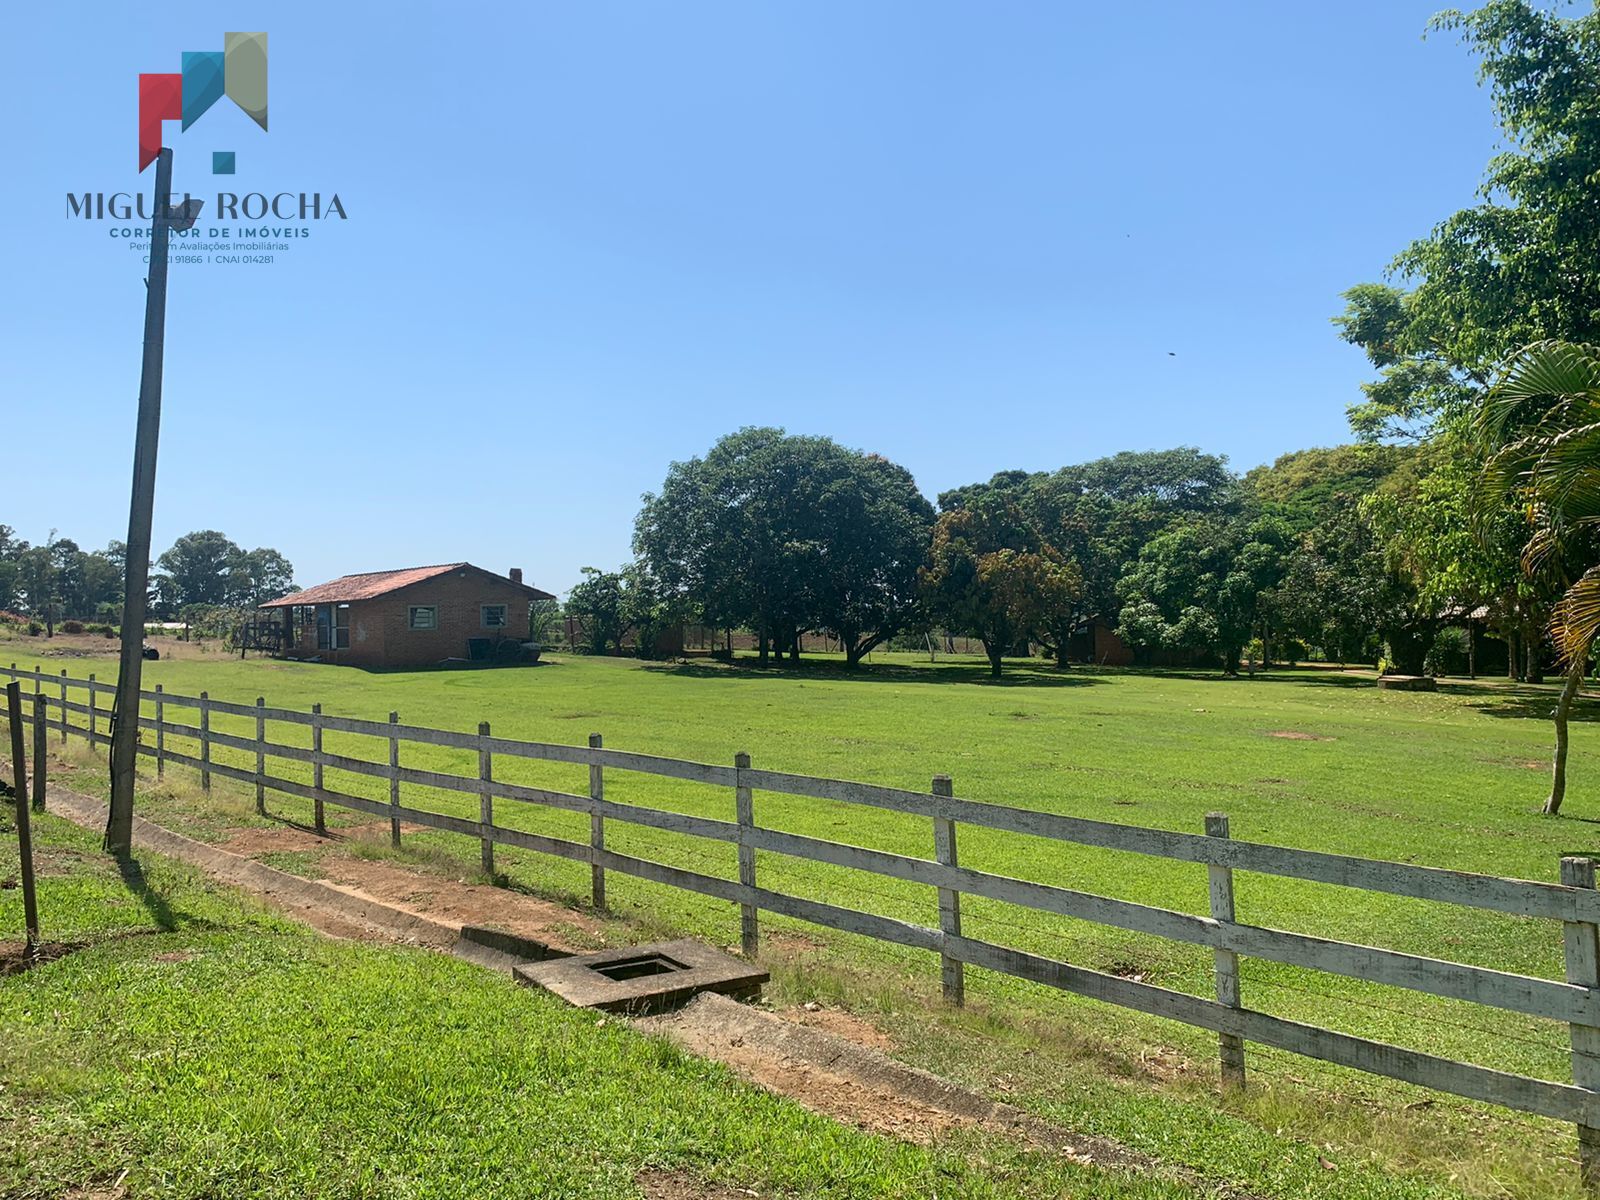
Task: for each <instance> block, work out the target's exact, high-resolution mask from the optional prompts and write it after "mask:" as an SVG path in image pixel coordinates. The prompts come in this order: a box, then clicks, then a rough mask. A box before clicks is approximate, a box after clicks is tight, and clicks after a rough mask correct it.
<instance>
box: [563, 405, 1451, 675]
mask: <svg viewBox="0 0 1600 1200" xmlns="http://www.w3.org/2000/svg"><path fill="white" fill-rule="evenodd" d="M1415 459H1416V453H1415V452H1414V451H1412V450H1409V449H1403V448H1399V447H1388V446H1371V447H1367V446H1351V447H1341V448H1338V449H1335V450H1309V451H1303V452H1300V453H1298V454H1292V455H1287V456H1285V457H1284V458H1282V459H1280V460H1279V461H1278V462H1277V463H1276V464H1274V465H1273V466H1271V467H1264V468H1259V469H1257V470H1255V471H1252V472H1250V473H1249V474H1247V475H1244V476H1240V475H1237V474H1235V473H1234V472H1232V471H1230V470H1229V469H1228V466H1227V462H1226V460H1225V459H1224V458H1222V457H1220V456H1217V455H1211V454H1206V453H1203V452H1201V451H1200V450H1198V449H1195V448H1192V447H1179V448H1175V449H1171V450H1161V451H1147V452H1133V451H1125V452H1123V453H1120V454H1116V455H1112V456H1110V457H1107V458H1101V459H1097V460H1094V461H1092V462H1088V463H1082V464H1076V465H1069V466H1064V467H1061V468H1060V469H1058V470H1055V471H1049V472H1027V471H1003V472H1000V473H998V474H996V475H994V476H993V477H991V478H990V479H988V480H987V481H983V482H977V483H973V484H969V485H966V486H964V487H960V488H955V489H952V490H950V491H947V492H944V493H942V494H940V495H939V496H938V498H937V503H936V504H935V503H930V502H929V501H928V500H927V499H926V498H925V497H924V496H923V495H922V494H921V492H920V491H919V490H918V489H917V487H916V484H915V482H914V481H913V479H912V477H911V474H910V472H908V471H907V470H906V469H905V468H904V467H901V466H899V465H898V464H895V463H893V462H890V461H889V460H888V459H886V458H884V457H883V456H881V455H877V454H871V453H865V452H862V451H858V450H852V449H849V448H847V447H844V446H841V445H839V444H837V443H836V442H834V441H832V440H831V439H828V438H825V437H814V436H793V435H789V434H786V433H785V432H784V431H783V430H781V429H774V428H747V429H742V430H739V431H737V432H735V433H732V434H729V435H727V436H726V437H724V438H722V439H720V440H719V441H718V442H717V443H716V444H715V445H714V446H713V447H712V448H711V449H710V450H709V451H708V452H707V453H706V454H705V455H704V456H703V457H700V458H694V459H690V460H688V461H686V462H680V463H674V464H673V465H672V467H671V468H670V470H669V471H668V473H667V478H666V480H665V481H664V483H663V485H662V487H661V489H660V490H659V491H657V492H654V493H651V494H649V495H647V496H646V497H645V499H644V504H643V507H642V509H641V511H640V513H639V515H638V518H637V520H636V523H635V533H634V548H635V554H636V557H635V560H634V561H633V562H632V563H630V564H629V565H627V566H626V567H625V568H623V569H622V570H620V571H615V572H605V571H599V570H595V569H594V568H588V569H587V570H586V572H585V579H584V581H583V582H582V583H581V584H579V585H578V586H577V587H576V588H574V589H573V591H572V593H571V594H570V596H569V599H568V608H569V611H570V612H572V613H574V614H575V615H577V616H579V617H580V618H581V619H582V620H583V622H584V624H585V627H586V628H587V629H588V630H589V631H590V634H591V642H592V646H591V648H592V649H595V650H597V651H598V652H602V653H603V652H605V651H606V650H607V649H608V648H611V647H615V646H617V645H619V644H620V641H621V637H622V634H623V631H624V630H626V629H628V628H630V627H633V628H635V629H636V630H642V631H644V632H641V634H640V636H639V637H638V641H639V644H640V645H641V646H647V645H648V644H649V643H650V641H651V638H650V636H649V632H650V631H654V630H658V629H661V628H664V627H667V626H670V625H672V624H674V623H681V622H699V623H704V624H707V625H711V626H715V627H728V628H734V627H737V628H746V629H749V630H751V631H752V632H753V633H754V635H755V638H756V645H757V656H758V658H759V659H760V660H761V661H763V662H765V661H771V660H772V659H773V658H775V657H787V658H788V659H790V660H791V661H793V660H797V659H798V658H799V656H800V650H801V645H802V640H801V639H802V635H804V634H806V633H820V634H823V635H826V636H827V637H829V638H830V639H836V640H837V641H838V643H839V644H840V646H841V649H842V650H843V653H844V655H845V659H846V661H847V663H848V664H849V665H851V666H855V665H857V664H859V662H860V661H861V659H862V658H863V657H864V656H865V655H866V654H867V653H869V652H870V651H871V650H873V649H874V648H876V647H878V646H881V645H883V644H885V643H886V642H889V641H891V640H892V639H896V638H900V639H904V638H907V637H919V636H923V635H926V634H927V633H929V632H930V631H933V630H938V631H941V632H948V633H950V634H955V635H961V636H966V637H972V638H976V639H978V640H979V641H980V642H981V643H982V644H983V646H984V648H985V651H986V652H987V655H988V658H989V661H990V667H991V671H992V672H993V674H995V675H996V676H999V675H1000V674H1001V673H1002V672H1003V670H1004V660H1005V658H1006V657H1008V656H1013V655H1018V654H1028V653H1030V652H1031V651H1032V650H1033V648H1035V647H1037V648H1039V649H1042V650H1043V651H1045V652H1046V653H1048V654H1049V655H1051V656H1052V657H1053V658H1054V659H1055V661H1056V663H1057V664H1058V665H1060V666H1062V667H1065V666H1067V665H1068V663H1069V661H1070V659H1071V645H1072V641H1073V636H1074V634H1076V633H1077V632H1078V631H1080V630H1081V629H1083V628H1084V627H1085V626H1086V624H1087V623H1088V622H1090V621H1092V620H1095V619H1098V620H1100V621H1102V622H1104V623H1105V624H1106V625H1108V626H1110V627H1111V628H1113V629H1115V630H1116V631H1117V632H1118V633H1119V634H1120V635H1121V636H1122V637H1123V638H1124V639H1125V640H1127V641H1128V642H1129V643H1130V644H1131V645H1133V646H1135V647H1138V648H1139V649H1140V650H1141V652H1143V653H1144V654H1146V655H1151V654H1157V653H1160V654H1164V655H1167V656H1169V657H1171V658H1173V659H1176V660H1180V661H1185V662H1192V663H1210V664H1214V665H1216V666H1218V667H1220V668H1221V669H1223V670H1224V671H1228V672H1233V671H1236V670H1237V669H1238V668H1239V664H1240V658H1241V655H1242V654H1243V653H1244V651H1245V649H1246V648H1247V646H1250V645H1252V643H1254V644H1255V646H1256V649H1257V650H1258V651H1259V652H1261V653H1262V654H1263V657H1266V656H1268V655H1270V654H1271V653H1272V648H1273V647H1274V646H1277V647H1279V648H1280V649H1281V650H1283V651H1284V652H1286V653H1288V654H1289V655H1291V656H1300V657H1303V656H1305V655H1306V654H1307V653H1319V654H1323V655H1325V656H1327V657H1330V658H1338V659H1341V660H1349V661H1362V660H1368V661H1370V660H1374V659H1376V658H1378V657H1379V656H1380V655H1382V654H1388V655H1389V656H1390V657H1391V658H1392V660H1393V661H1394V663H1395V666H1396V669H1415V670H1416V671H1418V672H1420V671H1421V670H1422V669H1423V666H1424V659H1425V657H1426V655H1427V653H1428V652H1429V651H1430V650H1431V649H1433V647H1434V641H1435V635H1436V634H1437V632H1438V630H1439V628H1440V627H1442V625H1443V624H1444V623H1445V622H1446V620H1447V619H1448V617H1449V615H1450V614H1449V612H1448V607H1449V606H1447V605H1443V604H1440V605H1435V606H1433V607H1432V608H1429V607H1428V605H1427V604H1426V603H1425V602H1424V600H1423V598H1422V596H1421V589H1420V584H1421V581H1420V579H1419V578H1418V576H1417V575H1416V574H1415V572H1414V571H1412V570H1411V569H1410V566H1409V565H1408V563H1407V562H1405V561H1404V560H1403V559H1401V558H1399V557H1397V556H1395V555H1393V554H1391V553H1389V552H1387V548H1386V546H1385V543H1384V541H1383V538H1382V531H1381V522H1382V520H1383V517H1384V514H1385V513H1386V512H1387V511H1388V509H1387V508H1385V507H1384V506H1383V504H1381V503H1379V502H1378V501H1377V500H1376V499H1375V497H1380V496H1381V497H1387V496H1390V495H1395V496H1398V495H1400V494H1401V493H1403V492H1404V491H1405V489H1406V488H1407V486H1408V484H1407V480H1408V479H1409V478H1410V474H1409V472H1410V468H1411V467H1412V464H1413V463H1414V461H1415Z"/></svg>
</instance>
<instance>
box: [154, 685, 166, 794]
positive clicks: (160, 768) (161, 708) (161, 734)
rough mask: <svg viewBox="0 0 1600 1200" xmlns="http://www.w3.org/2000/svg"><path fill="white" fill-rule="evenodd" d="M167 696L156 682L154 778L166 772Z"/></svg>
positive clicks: (160, 776) (158, 777)
mask: <svg viewBox="0 0 1600 1200" xmlns="http://www.w3.org/2000/svg"><path fill="white" fill-rule="evenodd" d="M166 709H167V697H166V695H165V693H163V692H162V690H161V685H160V684H159V683H158V684H156V778H157V779H160V778H162V777H163V776H165V775H166V773H167V712H166Z"/></svg>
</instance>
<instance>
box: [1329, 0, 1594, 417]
mask: <svg viewBox="0 0 1600 1200" xmlns="http://www.w3.org/2000/svg"><path fill="white" fill-rule="evenodd" d="M1433 28H1434V29H1435V30H1437V31H1441V32H1453V33H1457V34H1459V35H1460V37H1461V40H1462V41H1463V42H1464V43H1465V44H1466V46H1467V47H1468V49H1469V50H1470V51H1471V52H1472V53H1473V54H1475V55H1476V56H1477V58H1478V60H1479V64H1480V68H1479V75H1480V79H1481V80H1482V82H1483V83H1484V84H1486V85H1487V87H1488V89H1489V96H1490V102H1491V105H1492V106H1493V110H1494V115H1495V119H1496V122H1497V123H1498V125H1499V127H1500V132H1501V135H1502V138H1503V141H1504V145H1505V149H1503V150H1502V151H1501V152H1500V153H1498V154H1496V155H1495V156H1494V158H1492V159H1491V160H1490V161H1489V164H1488V167H1487V169H1486V171H1485V173H1484V178H1483V183H1482V185H1481V187H1480V188H1479V192H1478V199H1477V202H1476V203H1475V204H1473V205H1471V206H1469V207H1467V208H1464V209H1462V210H1460V211H1459V212H1457V213H1455V214H1454V215H1452V216H1450V217H1447V218H1446V219H1445V220H1443V221H1441V222H1440V223H1439V224H1438V225H1437V226H1436V227H1435V228H1434V229H1433V231H1432V232H1431V233H1429V234H1428V235H1427V236H1425V237H1422V238H1419V239H1417V240H1416V241H1414V242H1412V243H1411V245H1410V246H1408V247H1407V248H1406V249H1405V250H1403V251H1402V252H1401V253H1400V254H1399V255H1398V256H1397V257H1396V258H1395V260H1394V262H1393V263H1392V264H1391V268H1390V273H1391V275H1392V276H1393V277H1394V279H1395V280H1397V281H1398V282H1399V284H1400V286H1395V285H1391V284H1382V283H1367V284H1362V285H1360V286H1358V287H1355V288H1352V289H1351V290H1350V291H1349V292H1347V293H1346V301H1347V308H1346V310H1345V313H1344V315H1343V316H1341V317H1340V318H1339V319H1338V324H1339V326H1340V329H1341V333H1342V335H1343V336H1344V338H1345V339H1346V340H1347V341H1350V342H1351V343H1353V344H1355V345H1358V346H1360V347H1362V349H1364V350H1365V351H1366V352H1367V355H1368V356H1369V358H1370V359H1371V360H1372V362H1373V364H1374V365H1375V366H1376V367H1377V368H1378V369H1379V377H1378V378H1377V379H1376V380H1375V381H1373V382H1372V383H1370V384H1368V385H1367V386H1366V388H1365V392H1366V396H1365V399H1364V400H1363V401H1362V402H1360V403H1358V404H1356V405H1354V406H1352V409H1351V423H1352V426H1353V428H1354V429H1355V430H1356V432H1357V433H1358V434H1359V435H1361V436H1363V437H1367V438H1371V439H1381V438H1386V437H1397V436H1399V437H1411V438H1420V437H1425V436H1427V435H1428V434H1429V433H1430V432H1431V431H1432V430H1433V429H1434V427H1435V425H1436V423H1437V422H1438V420H1439V419H1440V418H1441V417H1449V416H1452V415H1461V414H1465V413H1469V412H1470V411H1471V409H1472V408H1473V406H1474V405H1475V404H1477V403H1478V402H1479V400H1480V399H1481V398H1482V394H1483V391H1484V389H1485V388H1487V387H1488V385H1489V384H1490V382H1491V381H1492V379H1493V378H1494V375H1495V372H1496V370H1497V369H1498V367H1499V364H1500V363H1501V362H1503V361H1505V360H1506V359H1507V358H1508V357H1509V356H1510V355H1511V354H1512V353H1513V352H1514V351H1516V350H1517V348H1519V347H1521V346H1524V345H1526V344H1528V343H1531V342H1536V341H1539V340H1542V339H1547V338H1558V339H1564V340H1567V341H1576V342H1585V341H1596V340H1600V272H1597V271H1596V270H1595V263H1596V262H1600V205H1596V204H1595V202H1594V196H1595V190H1594V180H1595V179H1596V178H1600V137H1596V135H1595V122H1596V113H1597V112H1600V14H1597V13H1596V12H1593V11H1591V12H1588V13H1583V14H1581V15H1578V16H1575V17H1563V16H1559V15H1557V14H1556V13H1554V12H1552V11H1549V10H1548V9H1547V8H1545V7H1543V6H1536V5H1534V4H1533V3H1530V2H1529V0H1493V2H1492V3H1489V4H1485V5H1483V6H1481V7H1480V8H1477V9H1475V10H1473V11H1471V12H1460V11H1454V10H1452V11H1450V12H1446V13H1442V14H1441V15H1440V16H1438V17H1436V18H1435V19H1434V22H1433Z"/></svg>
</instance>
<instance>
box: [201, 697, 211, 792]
mask: <svg viewBox="0 0 1600 1200" xmlns="http://www.w3.org/2000/svg"><path fill="white" fill-rule="evenodd" d="M200 790H201V791H203V792H205V793H207V794H208V795H209V794H210V792H211V697H210V695H209V694H207V693H206V692H201V693H200Z"/></svg>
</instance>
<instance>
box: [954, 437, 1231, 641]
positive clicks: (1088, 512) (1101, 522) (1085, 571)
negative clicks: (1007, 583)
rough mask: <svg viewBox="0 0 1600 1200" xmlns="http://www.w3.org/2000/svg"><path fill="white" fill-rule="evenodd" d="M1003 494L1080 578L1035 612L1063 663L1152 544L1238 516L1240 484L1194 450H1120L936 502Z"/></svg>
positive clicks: (1000, 478)
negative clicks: (1186, 525)
mask: <svg viewBox="0 0 1600 1200" xmlns="http://www.w3.org/2000/svg"><path fill="white" fill-rule="evenodd" d="M986 497H997V498H999V499H1001V500H1002V501H1004V502H1005V503H1008V504H1011V505H1013V506H1014V507H1015V509H1016V511H1017V513H1018V517H1019V519H1020V521H1021V522H1023V523H1024V524H1025V525H1026V526H1027V533H1026V536H1020V535H1019V539H1018V541H1019V545H1021V544H1022V543H1024V542H1025V543H1026V544H1027V545H1028V546H1030V547H1032V548H1035V549H1037V550H1038V551H1039V552H1040V553H1042V554H1043V555H1044V556H1045V557H1046V558H1048V559H1050V560H1051V561H1053V562H1055V563H1057V564H1059V565H1060V566H1061V567H1063V568H1064V569H1067V570H1069V571H1070V572H1072V573H1074V574H1075V575H1076V577H1077V586H1076V587H1074V588H1072V589H1070V590H1058V591H1057V592H1056V593H1055V595H1056V596H1057V600H1056V602H1054V603H1052V604H1051V605H1049V606H1048V607H1047V608H1045V609H1044V610H1043V611H1041V612H1039V613H1037V614H1036V621H1037V627H1036V628H1035V629H1034V631H1033V632H1034V633H1035V634H1036V635H1037V636H1038V638H1039V639H1040V641H1041V642H1043V644H1044V645H1045V646H1047V647H1048V648H1049V649H1050V650H1051V651H1052V652H1053V653H1054V654H1055V656H1056V662H1057V665H1059V666H1066V663H1067V647H1068V644H1069V641H1070V639H1071V637H1072V635H1073V633H1075V632H1076V631H1077V630H1078V629H1079V627H1081V626H1082V625H1083V623H1084V622H1085V621H1086V620H1088V619H1089V618H1090V617H1094V616H1096V615H1100V616H1103V617H1104V618H1105V619H1106V620H1107V621H1114V620H1115V619H1116V615H1117V612H1118V610H1119V608H1120V606H1121V602H1120V600H1119V598H1118V595H1117V583H1118V581H1119V580H1120V579H1121V578H1122V576H1123V574H1124V573H1125V572H1126V571H1127V569H1128V568H1129V567H1130V566H1131V565H1132V563H1133V562H1134V561H1135V560H1136V559H1137V558H1138V556H1139V551H1140V550H1141V549H1142V548H1143V547H1144V546H1145V545H1146V544H1147V543H1148V542H1149V541H1150V540H1151V539H1152V538H1154V537H1156V536H1157V535H1158V534H1160V533H1162V532H1164V531H1165V530H1167V529H1170V528H1172V527H1173V526H1174V525H1175V524H1178V523H1181V522H1183V521H1186V520H1189V519H1191V518H1196V517H1201V516H1222V515H1228V514H1232V513H1235V512H1237V511H1239V508H1240V504H1241V499H1242V498H1241V495H1240V492H1239V488H1238V481H1237V479H1236V478H1235V477H1234V475H1233V474H1232V472H1230V471H1229V470H1228V465H1227V461H1226V460H1225V459H1222V458H1219V457H1217V456H1216V455H1212V454H1204V453H1202V452H1201V451H1199V450H1197V449H1195V448H1194V447H1192V446H1179V447H1176V448H1174V449H1171V450H1149V451H1123V452H1122V453H1120V454H1114V455H1111V456H1109V457H1106V458H1099V459H1095V460H1093V461H1091V462H1087V463H1080V464H1076V465H1073V466H1066V467H1062V468H1060V469H1059V470H1056V471H1049V472H1042V471H1041V472H1035V473H1029V472H1026V471H1002V472H1000V473H999V474H997V475H995V476H993V477H992V478H991V479H990V480H989V481H988V482H987V483H975V484H969V485H967V486H965V487H962V488H956V489H953V490H952V491H949V492H945V493H943V494H942V495H940V497H939V506H940V508H941V509H945V510H952V509H956V508H962V507H971V506H972V505H974V504H975V503H977V502H978V501H979V500H980V499H982V498H986Z"/></svg>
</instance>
